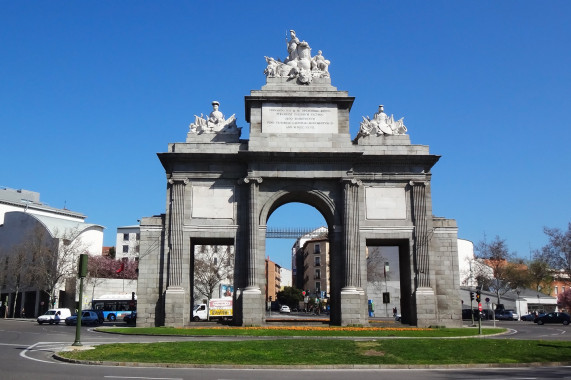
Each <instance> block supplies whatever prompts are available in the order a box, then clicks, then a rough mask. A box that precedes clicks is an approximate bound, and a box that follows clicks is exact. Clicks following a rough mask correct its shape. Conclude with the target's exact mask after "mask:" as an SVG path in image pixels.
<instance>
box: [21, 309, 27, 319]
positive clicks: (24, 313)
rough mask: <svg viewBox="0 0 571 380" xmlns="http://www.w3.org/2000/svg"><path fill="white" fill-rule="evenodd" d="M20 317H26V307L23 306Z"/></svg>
mask: <svg viewBox="0 0 571 380" xmlns="http://www.w3.org/2000/svg"><path fill="white" fill-rule="evenodd" d="M20 317H21V318H26V310H24V308H22V311H21V313H20Z"/></svg>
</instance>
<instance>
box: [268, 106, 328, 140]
mask: <svg viewBox="0 0 571 380" xmlns="http://www.w3.org/2000/svg"><path fill="white" fill-rule="evenodd" d="M338 130H339V128H338V119H337V106H336V105H334V104H312V103H306V104H298V103H293V104H276V103H266V104H263V105H262V132H263V133H338Z"/></svg>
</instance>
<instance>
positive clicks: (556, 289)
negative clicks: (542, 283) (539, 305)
mask: <svg viewBox="0 0 571 380" xmlns="http://www.w3.org/2000/svg"><path fill="white" fill-rule="evenodd" d="M558 290H559V289H558V288H557V286H556V287H555V294H558V292H557V291H558Z"/></svg>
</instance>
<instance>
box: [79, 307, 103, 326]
mask: <svg viewBox="0 0 571 380" xmlns="http://www.w3.org/2000/svg"><path fill="white" fill-rule="evenodd" d="M83 311H92V312H94V313H95V314H97V317H98V318H99V324H102V323H103V322H105V315H104V314H103V310H95V309H89V310H83Z"/></svg>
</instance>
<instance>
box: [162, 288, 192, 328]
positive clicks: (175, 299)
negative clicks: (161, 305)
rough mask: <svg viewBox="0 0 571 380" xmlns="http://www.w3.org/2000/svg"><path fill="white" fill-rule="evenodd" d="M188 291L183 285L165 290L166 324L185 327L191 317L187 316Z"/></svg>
mask: <svg viewBox="0 0 571 380" xmlns="http://www.w3.org/2000/svg"><path fill="white" fill-rule="evenodd" d="M185 298H186V291H185V290H184V288H181V287H171V288H168V289H167V290H166V291H165V326H167V327H184V325H185V323H186V322H187V321H189V318H187V316H185V313H184V310H185V307H184V306H185V305H184V303H185Z"/></svg>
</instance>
